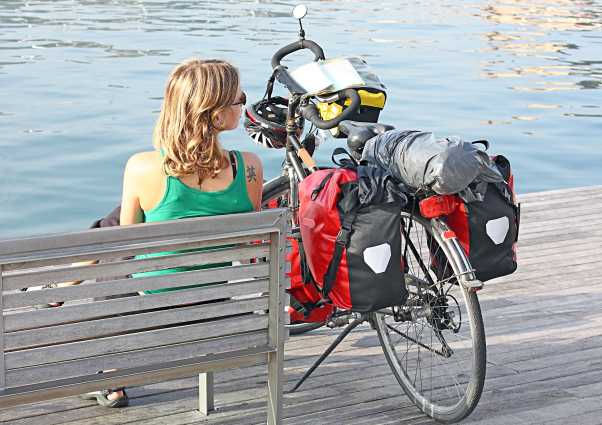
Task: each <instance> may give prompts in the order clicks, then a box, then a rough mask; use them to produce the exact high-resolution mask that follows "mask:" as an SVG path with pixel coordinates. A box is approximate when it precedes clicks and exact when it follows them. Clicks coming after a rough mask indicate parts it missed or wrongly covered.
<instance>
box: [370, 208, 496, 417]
mask: <svg viewBox="0 0 602 425" xmlns="http://www.w3.org/2000/svg"><path fill="white" fill-rule="evenodd" d="M402 226H403V227H405V231H406V232H407V234H408V235H409V237H410V240H412V242H413V243H414V247H415V248H416V249H415V252H413V251H412V249H407V248H408V247H406V246H404V247H402V252H404V253H405V260H406V264H407V265H406V277H405V284H406V286H407V288H408V290H409V296H408V300H407V302H406V304H405V306H402V307H398V308H397V320H396V318H395V314H394V310H393V309H389V310H388V311H379V312H376V313H374V314H373V316H372V321H373V325H374V328H375V329H376V332H377V334H378V338H379V340H380V343H381V346H382V349H383V352H384V354H385V357H386V359H387V362H388V363H389V366H390V367H391V370H392V372H393V375H394V376H395V378H396V379H397V381H398V382H399V384H400V385H401V387H402V388H403V390H404V392H405V393H406V394H407V396H408V397H409V398H410V399H411V400H412V401H413V402H414V404H415V405H416V406H417V407H418V408H419V409H420V410H422V411H423V412H424V413H426V414H427V415H428V416H430V417H432V418H433V419H435V420H437V421H440V422H443V423H454V422H458V421H460V420H462V419H463V418H465V417H467V416H468V415H469V414H470V413H471V412H472V411H473V410H474V408H475V407H476V405H477V404H478V402H479V399H480V397H481V393H482V391H483V385H484V382H485V373H486V356H487V354H486V345H485V331H484V327H483V319H482V316H481V310H480V306H479V301H478V298H477V295H476V293H475V292H474V291H470V290H468V289H466V288H465V287H463V286H462V285H461V284H460V283H459V281H458V280H459V278H458V275H459V273H460V270H462V269H461V267H460V265H459V261H458V257H457V256H456V257H454V256H453V255H451V254H446V252H445V250H444V249H443V244H444V239H443V236H442V235H439V234H437V231H436V230H435V229H434V227H433V224H432V223H431V222H430V221H428V220H426V219H424V218H422V217H420V216H415V215H412V214H409V213H407V212H406V213H403V214H402ZM406 239H407V238H404V245H407V242H405V240H406ZM448 252H449V251H448ZM435 254H437V255H435ZM456 254H458V255H462V256H463V255H464V253H463V252H461V253H456ZM433 258H437V259H438V261H439V262H440V263H439V266H444V267H447V266H450V267H451V269H447V270H449V273H448V274H447V275H445V277H444V278H442V279H438V278H437V276H436V273H435V272H434V270H435V267H434V263H433V262H432V260H433ZM454 258H455V260H454ZM420 261H422V264H421V263H420ZM442 261H447V264H443V265H442V264H441V262H442ZM440 270H441V269H440ZM452 270H453V271H452ZM426 273H428V274H429V276H430V278H431V279H430V280H429V278H428V277H427V275H426ZM439 275H440V276H441V273H440V274H439ZM441 294H444V296H442V295H441ZM450 295H451V297H450ZM452 311H453V313H454V314H453V315H452V314H449V312H452ZM446 312H447V314H446ZM450 318H451V319H450ZM440 337H441V338H440ZM449 350H451V351H449Z"/></svg>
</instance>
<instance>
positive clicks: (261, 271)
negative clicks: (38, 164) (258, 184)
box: [0, 209, 288, 424]
mask: <svg viewBox="0 0 602 425" xmlns="http://www.w3.org/2000/svg"><path fill="white" fill-rule="evenodd" d="M287 226H288V224H287V215H286V210H283V209H277V210H269V211H264V212H261V213H247V214H236V215H227V216H217V217H206V218H193V219H185V220H177V221H170V222H163V223H149V224H140V225H134V226H123V227H114V228H103V229H98V230H87V231H83V232H77V233H68V234H60V235H50V236H40V237H32V238H27V239H16V240H9V241H1V242H0V291H1V294H2V296H1V297H0V310H1V311H2V315H1V316H0V407H9V406H15V405H19V404H24V403H32V402H36V401H42V400H48V399H53V398H59V397H66V396H72V395H76V394H81V393H84V392H88V391H93V390H99V389H103V388H113V387H119V386H131V385H141V384H146V383H151V382H157V381H163V380H170V379H176V378H181V377H187V376H194V375H196V374H201V375H200V381H199V382H200V391H199V393H200V396H199V401H200V410H201V412H203V413H207V412H208V411H209V410H211V409H212V407H213V388H212V381H213V379H212V375H211V372H212V371H215V370H220V369H228V368H238V367H244V366H251V365H258V364H266V363H267V367H268V390H267V399H268V409H267V411H268V414H267V417H268V423H270V424H277V423H280V421H281V417H282V368H283V345H284V341H285V338H286V335H285V332H286V331H285V328H284V320H285V317H284V308H285V306H286V305H287V300H286V299H285V292H284V288H285V286H286V282H285V270H284V266H285V264H284V258H285V257H284V254H285V246H286V234H287V231H288V227H287ZM174 251H175V253H172V254H170V255H161V256H154V257H152V256H151V257H147V258H131V257H133V256H138V255H141V254H150V253H165V252H174ZM252 258H259V259H260V260H258V261H256V262H254V263H251V262H249V261H247V260H249V259H252ZM91 259H96V260H100V262H99V263H98V264H87V265H81V264H80V265H74V264H72V263H76V262H82V261H85V260H91ZM109 259H110V260H111V262H107V260H109ZM103 261H104V262H103ZM232 262H234V265H232ZM240 262H242V264H241V263H240ZM216 263H221V265H220V266H219V267H217V268H216V267H213V268H208V269H199V268H195V269H193V270H190V267H188V269H184V271H179V272H174V273H170V274H168V275H160V276H145V277H137V278H127V275H129V274H131V273H138V272H145V271H152V270H158V269H173V268H175V267H186V266H197V265H205V264H214V265H215V264H216ZM237 263H238V264H237ZM120 276H121V277H120ZM99 278H101V279H106V280H105V281H96V279H99ZM74 280H84V281H85V282H84V283H82V284H79V285H73V286H65V287H56V288H50V289H43V290H37V291H27V292H23V291H22V290H21V289H22V288H31V287H36V286H40V285H46V284H49V283H50V284H51V283H58V282H67V281H74ZM198 284H207V285H205V286H203V287H195V288H186V289H181V290H177V291H169V292H162V293H159V294H150V295H142V296H140V295H137V294H138V292H140V291H144V290H156V289H162V288H166V287H168V288H169V287H182V286H187V285H188V286H189V285H198ZM55 301H65V304H64V305H63V306H62V307H55V308H39V306H40V305H46V304H47V303H49V302H55ZM36 306H37V307H36ZM108 370H114V371H112V372H104V373H101V374H99V373H98V372H99V371H108Z"/></svg>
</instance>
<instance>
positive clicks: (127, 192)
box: [119, 154, 144, 226]
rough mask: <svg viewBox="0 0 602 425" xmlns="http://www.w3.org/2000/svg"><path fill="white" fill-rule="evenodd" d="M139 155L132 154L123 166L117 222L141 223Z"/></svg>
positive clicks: (122, 224) (121, 223) (142, 214)
mask: <svg viewBox="0 0 602 425" xmlns="http://www.w3.org/2000/svg"><path fill="white" fill-rule="evenodd" d="M141 168H142V164H141V157H140V155H139V154H136V155H133V156H132V157H131V158H130V159H129V160H128V162H127V164H126V166H125V171H124V173H123V193H122V197H121V214H120V216H119V224H120V225H121V226H124V225H126V224H135V223H142V222H143V221H144V213H143V211H142V207H141V206H140V197H139V190H140V187H141V186H140V180H141V174H142V173H141Z"/></svg>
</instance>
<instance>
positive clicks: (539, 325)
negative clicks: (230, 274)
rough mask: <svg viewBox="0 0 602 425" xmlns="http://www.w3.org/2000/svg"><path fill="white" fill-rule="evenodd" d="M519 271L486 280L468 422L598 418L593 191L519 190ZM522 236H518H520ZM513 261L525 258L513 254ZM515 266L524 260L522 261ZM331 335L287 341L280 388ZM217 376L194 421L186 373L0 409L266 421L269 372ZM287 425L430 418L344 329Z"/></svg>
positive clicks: (364, 337)
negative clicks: (120, 390)
mask: <svg viewBox="0 0 602 425" xmlns="http://www.w3.org/2000/svg"><path fill="white" fill-rule="evenodd" d="M519 198H520V201H521V202H522V205H523V209H522V214H523V216H522V223H521V238H520V241H519V253H518V255H519V270H518V271H517V272H516V273H515V274H514V275H511V276H508V277H505V278H501V279H498V280H495V281H492V282H490V283H488V284H486V287H485V289H484V290H483V291H482V292H481V305H482V308H483V315H484V320H485V329H486V332H487V333H488V335H489V336H490V338H489V339H488V376H487V380H486V383H485V391H484V393H483V396H482V398H481V401H480V403H479V406H478V407H477V409H476V410H475V412H473V414H472V415H471V416H470V417H469V418H468V419H467V420H466V421H465V423H474V424H507V423H521V424H522V423H525V424H548V423H549V424H562V423H580V424H581V423H582V424H600V423H601V422H602V420H601V419H600V418H602V384H600V382H601V381H602V361H600V360H599V359H600V358H602V291H601V290H600V287H601V286H599V285H600V284H602V277H601V276H602V275H601V273H600V272H599V270H600V267H599V265H598V261H597V259H599V258H602V231H600V230H598V229H599V227H598V225H599V224H601V220H600V217H602V214H597V212H598V211H602V187H588V188H577V189H562V190H557V191H550V192H539V193H533V194H526V195H521V196H520V197H519ZM521 242H522V243H521ZM521 258H522V259H523V260H524V262H523V263H521V262H520V260H521ZM521 264H522V265H521ZM337 332H338V331H336V330H335V331H330V330H320V331H317V332H313V333H309V334H306V335H303V336H299V337H291V339H290V340H289V341H288V343H287V346H286V360H285V374H286V382H285V389H287V388H290V387H291V385H293V384H294V382H295V381H296V379H298V378H299V377H300V376H301V374H302V373H303V371H304V369H305V368H307V367H308V366H309V365H310V364H311V363H312V362H313V361H314V360H315V359H316V358H317V356H319V354H320V353H321V351H322V350H323V349H324V348H325V347H326V346H327V345H328V344H329V343H330V341H332V339H334V338H335V337H336V334H337ZM264 369H265V368H262V367H253V368H248V369H242V370H233V371H226V372H219V373H217V374H216V389H215V393H216V404H217V406H218V411H217V413H215V414H214V415H213V416H210V417H209V418H208V419H203V418H202V417H201V416H200V415H199V414H198V413H196V412H195V411H194V409H195V407H196V397H197V395H196V391H197V389H196V380H195V379H194V378H191V379H185V380H178V381H171V382H165V383H159V384H153V385H148V386H144V387H139V388H131V389H130V395H131V397H132V405H131V407H129V408H127V409H123V410H120V411H115V410H108V409H103V408H101V407H98V406H95V405H93V404H91V403H90V402H86V401H82V400H79V399H77V398H67V399H62V400H55V401H50V402H45V403H38V404H35V405H29V406H21V407H17V408H14V409H8V410H0V422H2V423H3V424H6V425H25V424H27V425H50V424H55V423H66V424H69V425H96V424H103V425H104V424H123V423H127V424H150V425H154V424H171V425H184V424H192V423H215V424H245V425H246V424H254V423H257V424H259V423H265V405H264V397H265V389H264V388H263V385H265V379H266V371H265V370H264ZM284 402H285V410H284V416H285V421H284V423H285V424H295V425H297V424H300V425H302V424H321V423H328V424H338V423H345V424H357V425H359V424H362V425H368V424H389V423H390V424H393V423H395V424H402V423H405V424H432V423H434V422H432V421H431V420H430V419H429V418H428V417H426V416H424V415H422V414H421V413H420V412H419V411H418V409H416V408H415V407H414V406H413V405H412V404H411V403H410V402H409V399H408V398H407V397H406V396H405V395H403V394H402V393H401V389H400V387H399V386H398V385H397V383H396V381H395V379H394V378H393V377H392V375H391V374H390V372H389V370H388V366H387V364H386V361H385V359H384V356H383V355H382V351H381V349H380V347H379V345H378V341H377V338H376V335H375V334H374V332H373V331H372V330H370V329H369V328H368V327H366V326H362V327H360V328H358V330H357V331H356V332H354V333H352V334H351V335H350V337H349V338H348V339H347V340H346V341H345V342H344V343H343V344H342V345H341V346H340V347H339V349H337V350H336V351H335V352H334V353H333V355H332V356H331V357H330V358H329V359H328V360H327V361H326V362H325V363H324V365H323V366H322V367H320V368H319V369H318V371H317V372H316V373H315V375H314V376H312V377H311V378H310V379H309V380H308V381H307V382H306V383H305V384H304V386H303V387H302V388H301V389H300V390H299V391H298V392H297V393H295V394H286V395H285V397H284Z"/></svg>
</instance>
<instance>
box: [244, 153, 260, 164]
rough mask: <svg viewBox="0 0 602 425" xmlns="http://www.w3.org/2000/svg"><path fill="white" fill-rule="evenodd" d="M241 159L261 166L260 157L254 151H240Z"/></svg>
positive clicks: (246, 162)
mask: <svg viewBox="0 0 602 425" xmlns="http://www.w3.org/2000/svg"><path fill="white" fill-rule="evenodd" d="M241 154H242V156H243V159H244V160H245V164H247V165H250V164H252V165H254V166H255V167H261V166H262V165H261V158H259V156H258V155H257V154H256V153H253V152H241Z"/></svg>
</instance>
